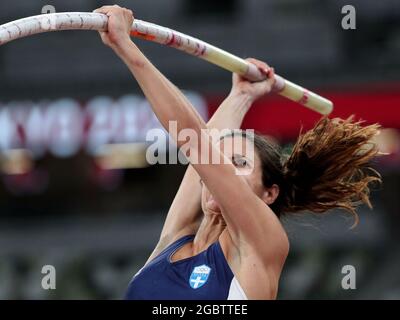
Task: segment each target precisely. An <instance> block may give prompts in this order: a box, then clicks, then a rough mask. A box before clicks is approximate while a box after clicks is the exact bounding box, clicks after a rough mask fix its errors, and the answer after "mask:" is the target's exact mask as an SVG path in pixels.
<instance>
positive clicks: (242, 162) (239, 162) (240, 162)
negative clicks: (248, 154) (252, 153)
mask: <svg viewBox="0 0 400 320" xmlns="http://www.w3.org/2000/svg"><path fill="white" fill-rule="evenodd" d="M232 163H233V165H234V166H235V167H245V166H247V160H246V159H245V158H239V157H233V159H232Z"/></svg>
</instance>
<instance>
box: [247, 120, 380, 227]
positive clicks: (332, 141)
mask: <svg viewBox="0 0 400 320" xmlns="http://www.w3.org/2000/svg"><path fill="white" fill-rule="evenodd" d="M362 124H363V122H362V121H358V122H355V121H354V118H353V116H352V117H349V118H348V119H346V120H343V119H339V118H335V119H329V118H328V117H323V118H321V119H320V120H319V121H318V123H317V124H316V125H315V127H314V128H313V129H312V130H310V131H307V132H305V133H303V134H300V136H299V138H298V139H297V142H296V143H295V145H294V148H293V151H292V152H291V154H290V155H288V156H284V155H282V150H281V148H280V147H278V146H277V145H276V144H274V143H272V142H271V141H269V140H268V139H266V138H264V137H262V136H260V135H258V134H255V135H254V137H251V138H252V139H254V146H255V149H256V150H257V154H258V156H259V157H260V160H261V167H262V168H261V169H262V179H263V185H264V187H271V186H272V185H274V184H276V185H278V186H279V189H280V191H279V196H278V198H277V199H276V201H275V202H274V203H273V204H272V205H271V206H270V207H271V209H272V210H273V211H274V212H275V214H276V215H277V216H278V217H280V216H281V214H284V213H294V212H300V211H311V212H314V213H323V212H326V211H328V210H330V209H334V208H342V209H345V210H347V211H348V212H349V213H351V214H353V215H354V218H355V223H354V225H353V227H354V226H356V225H357V224H358V222H359V217H358V215H357V212H356V208H357V207H358V206H359V205H360V204H366V205H367V206H368V207H370V208H372V205H371V202H370V199H369V195H370V187H371V184H372V183H381V176H380V174H379V173H378V172H377V171H376V170H374V169H373V168H372V167H371V160H372V159H374V158H375V157H376V156H378V155H379V151H378V148H377V146H376V144H374V143H373V140H372V139H373V138H374V137H375V136H376V135H378V133H379V129H380V126H379V125H378V124H373V125H368V126H362ZM242 135H244V136H245V135H246V133H244V132H242Z"/></svg>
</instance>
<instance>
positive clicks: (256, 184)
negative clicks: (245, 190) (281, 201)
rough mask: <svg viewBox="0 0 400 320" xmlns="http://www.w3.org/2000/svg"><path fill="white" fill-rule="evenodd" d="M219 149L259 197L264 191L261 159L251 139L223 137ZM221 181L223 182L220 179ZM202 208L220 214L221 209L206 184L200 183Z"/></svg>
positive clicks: (206, 212)
mask: <svg viewBox="0 0 400 320" xmlns="http://www.w3.org/2000/svg"><path fill="white" fill-rule="evenodd" d="M219 147H220V150H221V151H222V152H223V153H224V155H225V156H226V157H227V158H228V159H229V160H231V162H232V163H233V165H234V166H235V168H236V174H237V175H240V176H241V177H243V179H244V180H245V181H246V182H247V184H248V185H249V186H250V188H251V189H252V190H253V192H254V193H255V194H256V195H257V196H259V197H260V198H261V197H262V196H263V195H264V193H265V188H264V186H263V183H262V171H261V160H260V158H259V156H258V154H257V152H256V151H255V150H254V149H253V143H252V141H251V140H249V139H247V138H245V137H242V136H234V137H225V138H223V139H222V140H221V141H220V143H219ZM221 183H224V182H223V181H222V180H221ZM202 186H203V189H202V201H201V205H202V209H203V212H204V213H205V214H221V209H220V206H219V204H218V202H217V201H216V199H215V198H214V197H213V196H212V194H211V193H210V191H209V190H208V189H207V186H206V185H205V184H204V183H202Z"/></svg>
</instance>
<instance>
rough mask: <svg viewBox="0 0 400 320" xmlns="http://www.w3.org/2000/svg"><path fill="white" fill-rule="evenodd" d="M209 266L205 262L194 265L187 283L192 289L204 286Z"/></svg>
mask: <svg viewBox="0 0 400 320" xmlns="http://www.w3.org/2000/svg"><path fill="white" fill-rule="evenodd" d="M210 272H211V268H210V267H209V266H206V265H205V264H203V265H201V266H198V267H195V268H194V269H193V271H192V274H191V275H190V278H189V284H190V286H191V287H192V288H193V289H198V288H200V287H202V286H204V285H205V284H206V282H207V280H208V276H209V275H210Z"/></svg>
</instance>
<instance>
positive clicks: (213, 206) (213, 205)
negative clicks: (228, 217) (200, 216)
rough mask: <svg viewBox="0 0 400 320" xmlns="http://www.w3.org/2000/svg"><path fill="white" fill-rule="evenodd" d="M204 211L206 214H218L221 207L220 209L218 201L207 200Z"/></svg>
mask: <svg viewBox="0 0 400 320" xmlns="http://www.w3.org/2000/svg"><path fill="white" fill-rule="evenodd" d="M206 211H207V213H208V214H212V215H220V214H221V209H220V207H219V205H218V203H217V202H216V201H214V200H209V201H207V205H206Z"/></svg>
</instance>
